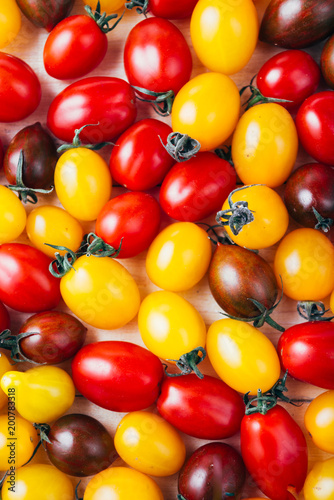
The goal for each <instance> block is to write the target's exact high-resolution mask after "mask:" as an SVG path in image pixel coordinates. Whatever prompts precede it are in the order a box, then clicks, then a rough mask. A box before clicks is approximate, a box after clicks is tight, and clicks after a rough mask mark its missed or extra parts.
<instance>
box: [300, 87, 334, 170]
mask: <svg viewBox="0 0 334 500" xmlns="http://www.w3.org/2000/svg"><path fill="white" fill-rule="evenodd" d="M333 116H334V91H331V90H327V91H324V92H319V93H318V94H314V95H312V96H310V97H309V98H308V99H306V101H304V102H303V104H302V105H301V107H300V108H299V111H298V113H297V117H296V126H297V131H298V136H299V139H300V142H301V143H302V145H303V147H304V148H305V151H306V152H307V153H308V154H309V155H311V156H312V157H313V158H315V159H316V160H317V161H318V162H320V163H326V164H328V165H333V164H334V144H333V141H332V139H333V134H334V119H333Z"/></svg>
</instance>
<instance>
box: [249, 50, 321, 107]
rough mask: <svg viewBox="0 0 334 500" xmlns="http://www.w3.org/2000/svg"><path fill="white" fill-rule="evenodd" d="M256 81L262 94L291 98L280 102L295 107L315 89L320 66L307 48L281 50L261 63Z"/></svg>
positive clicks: (318, 78) (277, 97)
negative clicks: (305, 50)
mask: <svg viewBox="0 0 334 500" xmlns="http://www.w3.org/2000/svg"><path fill="white" fill-rule="evenodd" d="M256 81H257V86H258V88H259V90H260V92H261V94H262V95H264V96H265V97H274V98H276V99H287V100H289V101H292V102H282V103H281V105H282V106H284V107H285V108H286V109H291V110H295V109H296V107H297V106H299V105H300V104H301V103H302V102H303V101H305V99H306V98H307V97H309V96H310V95H312V94H314V92H315V91H316V90H317V87H318V85H319V81H320V69H319V66H318V65H317V63H316V62H315V60H314V59H313V58H312V57H311V56H310V55H309V54H307V52H304V51H303V50H284V51H283V52H280V53H279V54H275V55H274V56H272V57H271V58H270V59H268V61H267V62H265V63H264V65H263V66H261V68H260V71H259V72H258V74H257V79H256Z"/></svg>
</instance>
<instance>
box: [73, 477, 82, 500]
mask: <svg viewBox="0 0 334 500" xmlns="http://www.w3.org/2000/svg"><path fill="white" fill-rule="evenodd" d="M80 483H81V481H79V482H78V484H77V485H76V487H75V490H74V493H75V500H83V498H79V493H78V491H79V486H80Z"/></svg>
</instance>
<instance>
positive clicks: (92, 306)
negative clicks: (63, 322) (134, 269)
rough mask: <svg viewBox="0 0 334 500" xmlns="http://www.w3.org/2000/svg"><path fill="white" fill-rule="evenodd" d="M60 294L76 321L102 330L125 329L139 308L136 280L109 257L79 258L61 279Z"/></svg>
mask: <svg viewBox="0 0 334 500" xmlns="http://www.w3.org/2000/svg"><path fill="white" fill-rule="evenodd" d="M60 292H61V295H62V297H63V300H64V302H65V303H66V305H67V306H68V307H69V308H70V309H71V311H72V312H73V313H74V314H75V315H76V316H78V318H79V319H81V320H83V321H85V322H86V323H88V324H89V325H92V326H94V327H95V328H102V329H104V330H113V329H115V328H120V327H122V326H124V325H126V324H127V323H128V322H129V321H131V320H132V319H133V318H134V317H135V316H136V314H137V312H138V309H139V305H140V294H139V290H138V286H137V284H136V282H135V280H134V279H133V277H132V276H131V274H130V273H129V272H128V271H127V270H126V269H125V267H124V266H122V264H120V263H119V262H116V261H115V260H114V259H112V258H110V257H94V256H90V257H88V256H86V255H83V256H82V257H79V259H78V260H77V261H75V262H74V264H73V269H71V270H70V271H69V272H68V273H67V274H66V275H65V276H64V277H63V278H61V282H60Z"/></svg>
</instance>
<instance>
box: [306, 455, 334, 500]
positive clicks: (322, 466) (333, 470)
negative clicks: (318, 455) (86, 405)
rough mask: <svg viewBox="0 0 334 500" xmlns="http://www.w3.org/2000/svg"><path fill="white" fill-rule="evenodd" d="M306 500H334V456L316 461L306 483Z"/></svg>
mask: <svg viewBox="0 0 334 500" xmlns="http://www.w3.org/2000/svg"><path fill="white" fill-rule="evenodd" d="M304 498H305V500H334V458H330V459H329V460H325V461H324V462H316V464H315V465H314V466H313V468H312V469H311V471H310V472H309V474H308V476H307V478H306V481H305V484H304Z"/></svg>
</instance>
